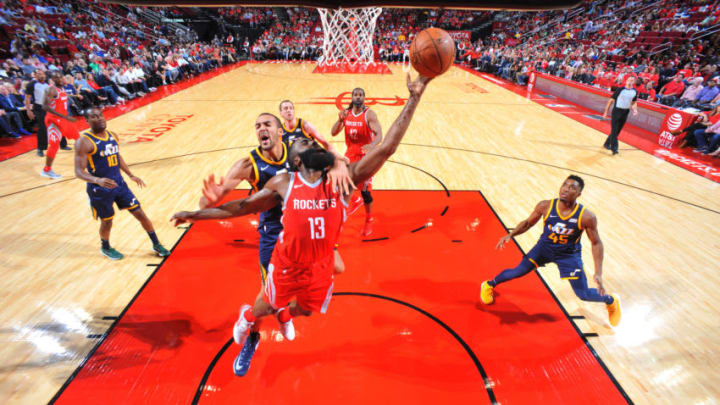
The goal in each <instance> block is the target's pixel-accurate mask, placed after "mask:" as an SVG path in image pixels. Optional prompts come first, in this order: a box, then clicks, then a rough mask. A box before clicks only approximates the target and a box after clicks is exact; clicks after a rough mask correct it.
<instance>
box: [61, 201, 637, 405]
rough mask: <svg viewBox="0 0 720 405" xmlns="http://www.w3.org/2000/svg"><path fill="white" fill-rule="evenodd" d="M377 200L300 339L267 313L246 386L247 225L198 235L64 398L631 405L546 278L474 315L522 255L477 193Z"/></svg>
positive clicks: (519, 286) (189, 236)
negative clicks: (322, 310) (241, 330)
mask: <svg viewBox="0 0 720 405" xmlns="http://www.w3.org/2000/svg"><path fill="white" fill-rule="evenodd" d="M245 193H246V191H237V192H235V197H240V196H244V195H245ZM375 199H376V212H377V216H376V230H375V233H374V234H373V235H372V240H366V241H363V240H361V239H360V238H359V232H360V228H361V226H362V220H363V213H361V212H360V213H356V214H355V215H354V216H353V217H351V218H350V220H349V221H348V223H347V224H346V226H345V228H344V230H343V234H342V237H341V240H340V251H341V254H342V256H343V258H344V260H345V263H346V267H347V271H346V273H345V274H342V275H339V276H337V277H336V285H335V291H336V293H335V296H334V297H333V301H332V302H331V304H330V307H329V309H328V314H327V315H324V316H322V315H317V314H316V315H313V316H312V317H310V318H302V319H296V322H295V325H296V330H297V338H296V340H295V341H293V342H285V341H283V339H282V336H281V335H280V334H279V331H278V330H277V323H276V321H275V320H274V319H272V318H268V319H267V320H266V321H265V322H264V324H263V329H262V330H263V332H262V340H261V342H260V346H259V348H258V351H257V353H256V355H255V358H254V359H253V363H252V366H251V368H250V371H249V372H248V374H247V375H246V376H245V377H243V378H239V377H236V376H235V375H234V374H233V372H232V362H233V360H234V358H235V356H236V355H237V353H238V352H239V350H240V347H238V346H236V345H234V344H229V342H230V340H231V329H232V324H233V322H234V321H235V319H236V316H237V310H238V308H239V307H240V305H241V304H243V303H246V302H251V301H252V300H253V299H254V297H255V295H256V294H257V291H258V289H259V285H260V284H259V283H260V281H259V280H260V278H259V277H260V276H259V271H258V268H257V264H256V263H257V233H256V232H255V231H254V227H253V221H254V220H255V218H254V217H247V218H240V219H235V220H231V221H217V222H204V223H197V224H194V225H193V226H192V227H190V228H189V229H188V231H187V233H186V234H185V235H184V236H183V238H182V239H181V240H180V242H179V244H178V245H177V247H176V248H175V250H174V251H173V253H172V255H171V256H170V257H169V258H168V259H167V260H166V261H165V262H164V263H163V264H162V266H161V267H160V268H159V269H158V271H157V272H156V273H155V274H154V276H153V277H152V278H151V279H150V281H149V282H148V283H147V285H146V286H145V287H144V288H143V289H142V290H141V291H140V293H139V295H138V296H137V298H136V299H135V300H134V301H133V302H132V303H131V304H130V306H129V307H128V308H127V310H126V312H125V313H124V314H123V315H122V317H121V318H120V319H119V321H118V322H117V324H116V325H115V326H114V327H113V328H111V330H110V332H109V334H108V336H107V337H106V338H105V339H104V340H103V342H102V343H101V344H100V345H99V347H98V349H97V350H96V351H94V353H92V355H91V356H90V358H89V359H88V360H87V361H86V362H85V363H84V366H83V367H82V368H81V369H80V371H79V372H78V373H76V374H75V375H74V377H73V378H72V379H71V380H70V381H69V382H68V384H66V386H65V387H64V389H63V390H62V391H61V392H60V393H59V396H58V397H57V399H58V403H79V402H84V403H87V402H96V401H102V402H103V403H191V402H194V401H197V402H199V403H203V404H205V403H248V404H249V403H264V404H290V403H293V404H297V403H316V404H322V403H328V404H329V403H333V404H336V403H344V404H355V403H357V404H367V403H373V402H374V403H392V402H395V403H436V404H437V403H453V402H457V403H473V404H482V403H491V401H493V400H496V401H498V402H500V403H503V404H511V403H585V404H591V403H603V404H614V403H624V402H625V400H624V399H623V393H622V389H621V388H620V387H619V386H617V385H616V384H615V383H614V382H613V378H612V376H610V375H609V374H608V373H607V372H606V371H605V370H604V368H603V366H602V365H601V364H600V363H599V362H598V359H597V358H596V357H595V356H594V355H593V353H592V351H591V348H590V347H588V346H587V345H586V342H585V340H584V339H583V337H582V336H581V335H580V334H579V333H578V332H577V331H576V330H575V328H574V327H573V324H572V323H571V322H573V321H572V320H570V319H569V318H568V317H567V316H566V315H565V313H564V312H563V311H562V309H561V308H560V307H559V306H558V305H557V303H556V302H555V299H554V298H553V296H552V294H551V292H550V291H549V290H548V289H547V288H546V287H545V286H544V284H543V282H542V281H541V280H540V278H539V277H538V276H537V274H534V273H533V274H530V275H528V276H527V277H525V278H523V279H520V280H517V281H516V282H513V283H508V284H507V285H504V286H503V289H502V291H501V293H499V294H497V303H496V304H495V305H493V306H490V307H480V306H478V304H477V294H478V290H479V284H480V281H482V280H483V279H484V278H487V277H489V276H491V275H493V274H495V273H496V272H497V271H498V270H500V269H502V268H505V267H508V266H511V265H514V264H515V263H516V262H517V261H519V260H520V258H521V255H522V253H521V252H520V250H519V248H518V247H517V246H515V245H512V246H510V247H509V248H507V249H505V250H503V251H499V252H498V251H495V250H494V245H495V242H496V240H497V239H498V238H499V237H500V236H501V235H502V234H503V232H504V228H503V226H502V224H501V223H500V221H499V220H498V219H497V217H496V216H495V214H494V212H493V211H492V209H491V207H490V206H488V205H487V203H486V202H485V200H484V198H483V197H482V195H481V194H480V193H479V192H476V191H463V192H456V191H453V192H450V193H446V192H444V191H379V192H377V193H376V195H375ZM410 202H411V203H410ZM592 309H594V308H592ZM597 309H598V311H597V313H602V311H604V308H602V307H600V306H599V307H598V308H597ZM484 375H485V376H486V377H487V378H484V377H483V376H484Z"/></svg>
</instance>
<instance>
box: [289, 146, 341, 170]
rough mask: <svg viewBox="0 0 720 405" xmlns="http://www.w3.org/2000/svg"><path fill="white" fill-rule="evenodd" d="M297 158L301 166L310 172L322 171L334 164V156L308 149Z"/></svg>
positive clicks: (322, 151)
mask: <svg viewBox="0 0 720 405" xmlns="http://www.w3.org/2000/svg"><path fill="white" fill-rule="evenodd" d="M298 156H300V160H302V163H303V166H305V167H306V168H307V169H310V170H323V169H325V168H326V167H330V166H332V165H333V164H335V155H333V154H332V153H330V152H326V151H324V150H317V149H308V150H306V151H305V152H302V153H300V154H299V155H298Z"/></svg>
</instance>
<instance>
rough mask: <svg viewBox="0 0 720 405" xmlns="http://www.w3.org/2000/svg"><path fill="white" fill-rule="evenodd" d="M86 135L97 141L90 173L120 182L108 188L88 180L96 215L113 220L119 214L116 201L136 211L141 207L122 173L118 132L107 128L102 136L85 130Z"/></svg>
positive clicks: (92, 206)
mask: <svg viewBox="0 0 720 405" xmlns="http://www.w3.org/2000/svg"><path fill="white" fill-rule="evenodd" d="M82 136H84V137H86V138H88V139H89V140H90V142H92V144H93V151H92V153H90V154H89V155H88V158H87V159H88V172H90V174H91V175H93V176H95V177H105V178H108V179H112V180H114V181H115V183H117V187H115V188H112V189H110V188H105V187H102V186H100V185H97V184H92V183H88V184H87V193H88V197H89V198H90V207H91V209H92V213H93V217H95V218H96V219H97V218H100V219H102V220H103V221H109V220H111V219H112V218H113V217H114V216H115V209H114V208H113V204H115V205H117V206H118V208H120V209H126V210H129V211H135V210H137V209H140V202H138V200H137V199H136V198H135V195H134V194H133V193H132V191H130V188H129V187H128V185H127V184H126V183H125V180H123V178H122V175H121V174H120V149H119V148H118V143H117V140H116V137H115V134H114V133H112V132H110V131H105V132H104V133H103V134H102V135H97V134H93V133H92V132H91V131H85V132H83V133H82Z"/></svg>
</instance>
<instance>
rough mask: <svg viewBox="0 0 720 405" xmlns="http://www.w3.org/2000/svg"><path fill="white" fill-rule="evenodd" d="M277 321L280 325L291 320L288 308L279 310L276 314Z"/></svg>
mask: <svg viewBox="0 0 720 405" xmlns="http://www.w3.org/2000/svg"><path fill="white" fill-rule="evenodd" d="M277 317H278V321H280V322H281V323H285V322H287V321H289V320H291V319H292V315H290V309H288V307H283V308H280V310H279V311H278V313H277Z"/></svg>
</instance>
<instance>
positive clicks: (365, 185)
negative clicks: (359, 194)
mask: <svg viewBox="0 0 720 405" xmlns="http://www.w3.org/2000/svg"><path fill="white" fill-rule="evenodd" d="M363 156H365V153H362V150H360V151H357V150H351V149H348V151H347V152H345V157H347V158H348V159H350V163H353V162H357V161H358V160H360V159H362V158H363ZM372 181H373V178H372V177H370V178H369V179H367V180H365V181H364V182H362V183H360V184H356V185H355V186H357V188H358V190H360V191H368V192H370V191H372Z"/></svg>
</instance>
